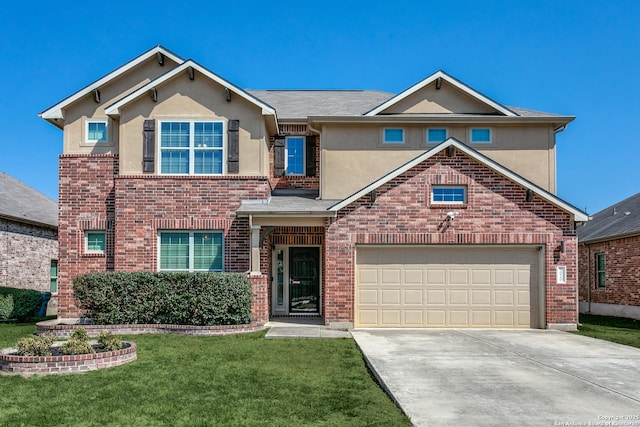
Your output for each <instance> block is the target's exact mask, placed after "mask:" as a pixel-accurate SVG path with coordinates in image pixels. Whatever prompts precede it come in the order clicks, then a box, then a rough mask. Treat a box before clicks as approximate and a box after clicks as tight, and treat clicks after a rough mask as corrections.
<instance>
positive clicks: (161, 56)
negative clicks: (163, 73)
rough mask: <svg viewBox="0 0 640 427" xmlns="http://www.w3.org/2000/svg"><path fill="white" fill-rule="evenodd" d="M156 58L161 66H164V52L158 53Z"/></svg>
mask: <svg viewBox="0 0 640 427" xmlns="http://www.w3.org/2000/svg"><path fill="white" fill-rule="evenodd" d="M156 58H157V59H158V64H160V66H161V67H164V55H163V54H162V52H158V53H156Z"/></svg>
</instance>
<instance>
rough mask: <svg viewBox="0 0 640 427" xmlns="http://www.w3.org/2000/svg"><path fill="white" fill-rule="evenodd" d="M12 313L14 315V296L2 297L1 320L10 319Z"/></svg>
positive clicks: (0, 302) (0, 300)
mask: <svg viewBox="0 0 640 427" xmlns="http://www.w3.org/2000/svg"><path fill="white" fill-rule="evenodd" d="M11 313H13V295H7V296H2V295H0V320H7V319H10V318H11Z"/></svg>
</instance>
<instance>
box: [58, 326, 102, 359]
mask: <svg viewBox="0 0 640 427" xmlns="http://www.w3.org/2000/svg"><path fill="white" fill-rule="evenodd" d="M60 350H62V353H63V354H89V353H95V352H96V350H95V349H94V348H93V346H91V344H90V343H89V335H88V334H87V331H86V330H85V329H84V328H78V329H76V330H74V331H73V333H72V334H71V338H69V341H66V342H65V343H64V344H62V347H60Z"/></svg>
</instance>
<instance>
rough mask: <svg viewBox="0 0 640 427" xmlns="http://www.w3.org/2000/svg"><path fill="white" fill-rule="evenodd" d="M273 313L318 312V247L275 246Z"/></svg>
mask: <svg viewBox="0 0 640 427" xmlns="http://www.w3.org/2000/svg"><path fill="white" fill-rule="evenodd" d="M273 261H274V262H273V267H272V268H273V270H272V271H273V286H272V290H273V293H272V298H273V300H272V309H273V310H272V313H273V314H274V315H285V316H286V315H289V314H319V313H320V248H319V247H318V246H277V247H276V248H275V251H274V257H273Z"/></svg>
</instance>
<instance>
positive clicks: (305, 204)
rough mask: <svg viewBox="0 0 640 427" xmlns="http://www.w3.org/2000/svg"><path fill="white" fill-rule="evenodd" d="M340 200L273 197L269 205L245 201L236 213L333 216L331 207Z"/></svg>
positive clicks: (294, 196)
mask: <svg viewBox="0 0 640 427" xmlns="http://www.w3.org/2000/svg"><path fill="white" fill-rule="evenodd" d="M337 202H339V200H328V199H325V200H316V199H313V198H309V197H304V196H298V195H291V196H271V199H270V200H269V202H268V203H267V202H266V201H264V202H263V203H260V202H259V201H253V200H252V201H244V202H242V204H241V205H240V208H238V210H237V211H236V212H237V213H239V214H246V215H260V214H262V215H272V214H279V215H283V214H289V215H321V216H329V215H332V213H331V212H328V210H327V209H328V208H329V206H332V205H335V204H336V203H337Z"/></svg>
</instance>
